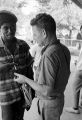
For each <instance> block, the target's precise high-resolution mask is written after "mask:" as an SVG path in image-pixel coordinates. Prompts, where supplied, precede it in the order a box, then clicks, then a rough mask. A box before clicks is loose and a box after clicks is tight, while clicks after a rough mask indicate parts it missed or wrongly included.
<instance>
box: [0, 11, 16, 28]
mask: <svg viewBox="0 0 82 120" xmlns="http://www.w3.org/2000/svg"><path fill="white" fill-rule="evenodd" d="M16 22H17V17H16V16H15V14H13V13H12V12H11V11H7V10H1V11H0V27H1V25H2V24H3V23H16Z"/></svg>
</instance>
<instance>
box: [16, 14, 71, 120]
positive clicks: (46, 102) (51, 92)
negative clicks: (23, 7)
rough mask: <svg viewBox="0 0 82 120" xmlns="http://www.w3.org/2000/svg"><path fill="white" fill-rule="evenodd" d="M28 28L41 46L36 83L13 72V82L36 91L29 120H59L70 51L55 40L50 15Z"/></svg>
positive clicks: (54, 25) (40, 18) (68, 71)
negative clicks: (30, 28)
mask: <svg viewBox="0 0 82 120" xmlns="http://www.w3.org/2000/svg"><path fill="white" fill-rule="evenodd" d="M31 25H32V30H33V38H34V40H35V41H37V43H38V44H39V45H44V48H43V49H42V52H41V54H42V57H41V60H40V63H39V65H38V67H37V70H36V80H35V81H32V80H31V79H29V78H27V77H25V76H23V75H19V74H17V73H15V75H17V79H15V81H17V82H19V83H28V84H29V85H30V86H31V87H32V88H33V89H34V90H35V92H36V97H35V98H34V99H33V101H32V106H31V109H30V112H31V114H30V116H29V119H31V120H32V119H33V120H35V119H37V120H43V119H44V120H60V116H61V114H62V110H63V106H64V91H65V87H66V85H67V82H68V78H69V74H70V52H69V50H68V48H67V47H65V46H64V45H62V44H61V43H60V41H59V40H58V39H57V37H56V23H55V21H54V19H53V18H52V17H51V16H50V15H48V14H46V13H41V14H38V15H37V16H36V17H35V18H34V19H32V20H31ZM34 108H35V109H34ZM27 120H28V118H27Z"/></svg>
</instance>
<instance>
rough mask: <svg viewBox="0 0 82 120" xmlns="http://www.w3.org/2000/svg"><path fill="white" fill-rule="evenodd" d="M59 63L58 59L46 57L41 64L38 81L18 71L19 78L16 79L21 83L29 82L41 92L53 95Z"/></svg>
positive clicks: (45, 94)
mask: <svg viewBox="0 0 82 120" xmlns="http://www.w3.org/2000/svg"><path fill="white" fill-rule="evenodd" d="M45 61H46V62H45ZM57 65H58V61H57V60H55V61H54V60H52V59H49V58H48V57H46V58H44V60H43V61H42V64H41V71H40V75H39V78H38V83H36V82H35V81H33V80H31V79H29V78H27V77H25V76H23V75H19V74H16V73H15V75H16V76H18V78H17V79H15V81H17V82H19V83H28V84H29V85H30V86H31V87H32V88H33V89H34V90H35V91H37V92H40V93H41V94H42V95H44V96H52V93H53V92H52V91H54V84H55V77H56V74H57V70H58V66H57ZM54 67H55V69H54ZM47 79H48V80H47ZM55 92H56V91H55Z"/></svg>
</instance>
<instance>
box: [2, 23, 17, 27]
mask: <svg viewBox="0 0 82 120" xmlns="http://www.w3.org/2000/svg"><path fill="white" fill-rule="evenodd" d="M10 26H15V23H3V24H2V25H1V27H10Z"/></svg>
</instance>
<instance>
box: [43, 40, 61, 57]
mask: <svg viewBox="0 0 82 120" xmlns="http://www.w3.org/2000/svg"><path fill="white" fill-rule="evenodd" d="M59 43H60V40H59V39H57V40H53V41H51V42H50V43H48V44H47V45H45V46H44V48H43V49H42V51H41V54H42V55H43V53H44V52H45V51H46V49H47V48H48V47H50V46H52V45H57V44H59Z"/></svg>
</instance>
